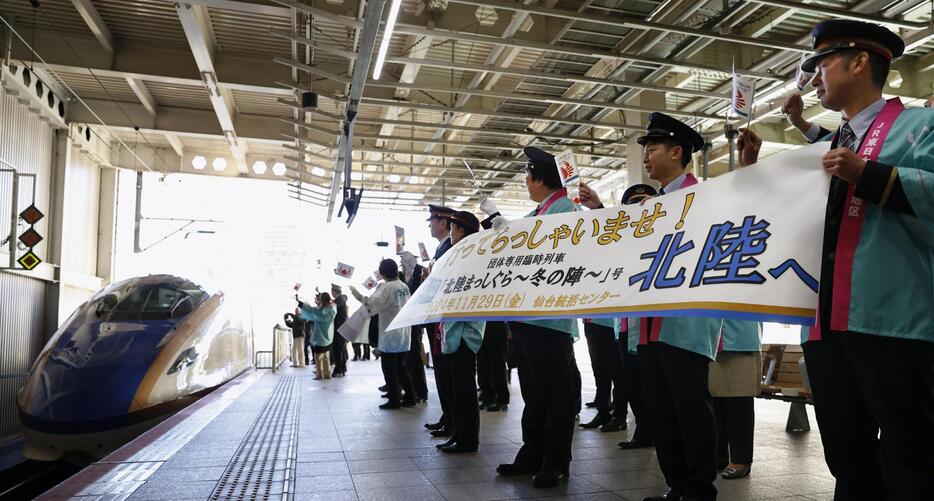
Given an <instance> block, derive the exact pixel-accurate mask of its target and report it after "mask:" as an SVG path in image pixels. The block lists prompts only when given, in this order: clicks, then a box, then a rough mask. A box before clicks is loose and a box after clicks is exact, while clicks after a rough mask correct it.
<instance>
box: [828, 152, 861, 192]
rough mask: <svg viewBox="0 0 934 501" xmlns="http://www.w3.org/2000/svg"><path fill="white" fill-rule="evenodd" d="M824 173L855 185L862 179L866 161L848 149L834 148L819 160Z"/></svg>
mask: <svg viewBox="0 0 934 501" xmlns="http://www.w3.org/2000/svg"><path fill="white" fill-rule="evenodd" d="M821 165H822V166H823V167H824V172H826V173H827V174H830V175H831V176H837V177H839V178H840V179H842V180H844V181H846V182H848V183H850V184H852V185H856V184H858V183H859V180H860V179H862V178H863V170H865V169H866V161H865V160H863V159H862V158H860V157H859V156H858V155H857V154H856V153H854V152H853V150H851V149H849V148H834V149H832V150H830V151H828V152H827V153H826V154H825V155H824V158H822V159H821Z"/></svg>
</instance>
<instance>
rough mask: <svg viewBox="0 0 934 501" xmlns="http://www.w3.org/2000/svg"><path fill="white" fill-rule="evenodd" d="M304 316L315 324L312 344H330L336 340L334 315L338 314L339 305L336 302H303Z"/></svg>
mask: <svg viewBox="0 0 934 501" xmlns="http://www.w3.org/2000/svg"><path fill="white" fill-rule="evenodd" d="M301 306H302V318H303V319H305V320H309V321H311V322H312V323H313V324H314V330H313V331H312V333H311V345H312V346H319V347H321V346H329V345H330V344H331V342H333V341H334V317H335V316H337V307H336V306H334V303H331V304H329V305H328V306H309V305H307V304H305V303H302V305H301Z"/></svg>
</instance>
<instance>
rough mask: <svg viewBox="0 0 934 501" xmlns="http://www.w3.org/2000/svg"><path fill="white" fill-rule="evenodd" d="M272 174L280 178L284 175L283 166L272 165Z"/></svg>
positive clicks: (279, 163)
mask: <svg viewBox="0 0 934 501" xmlns="http://www.w3.org/2000/svg"><path fill="white" fill-rule="evenodd" d="M272 173H273V174H275V175H277V176H281V175H283V174H285V164H284V163H282V162H276V163H274V164H273V165H272Z"/></svg>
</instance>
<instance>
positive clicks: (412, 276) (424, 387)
mask: <svg viewBox="0 0 934 501" xmlns="http://www.w3.org/2000/svg"><path fill="white" fill-rule="evenodd" d="M400 257H401V261H402V272H403V273H404V274H405V275H406V276H407V277H409V278H408V282H406V285H408V286H409V292H410V293H412V294H414V293H415V291H416V290H418V288H419V286H421V285H422V265H420V264H418V258H416V257H415V254H412V253H411V252H409V251H402V253H401V254H400ZM424 330H425V326H424V325H413V326H412V345H411V347H410V348H409V352H408V353H407V354H406V355H405V368H406V370H408V371H409V377H411V378H412V383H413V384H414V385H415V400H416V401H418V402H427V401H428V380H427V379H426V378H425V364H424V362H422V354H423V351H424V350H423V348H422V337H423V333H424Z"/></svg>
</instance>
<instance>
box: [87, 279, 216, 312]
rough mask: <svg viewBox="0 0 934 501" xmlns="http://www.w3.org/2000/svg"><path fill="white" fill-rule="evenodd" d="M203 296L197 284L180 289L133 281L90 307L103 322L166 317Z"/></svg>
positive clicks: (193, 303)
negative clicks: (140, 283)
mask: <svg viewBox="0 0 934 501" xmlns="http://www.w3.org/2000/svg"><path fill="white" fill-rule="evenodd" d="M204 295H205V293H204V291H202V290H200V289H198V288H196V287H195V288H187V290H180V289H178V288H176V287H174V286H168V285H163V284H150V285H135V284H134V285H128V286H127V287H125V288H120V289H116V290H112V291H108V293H107V294H104V295H103V296H100V297H99V298H97V299H96V300H95V301H94V302H93V303H92V304H91V307H92V308H93V311H94V314H95V315H96V316H97V317H98V318H99V319H100V320H102V321H120V320H123V321H127V320H168V319H170V318H179V317H180V316H184V315H185V314H187V313H188V312H190V311H191V310H192V309H193V307H194V305H196V304H198V303H199V302H201V300H202V299H203V297H204Z"/></svg>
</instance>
